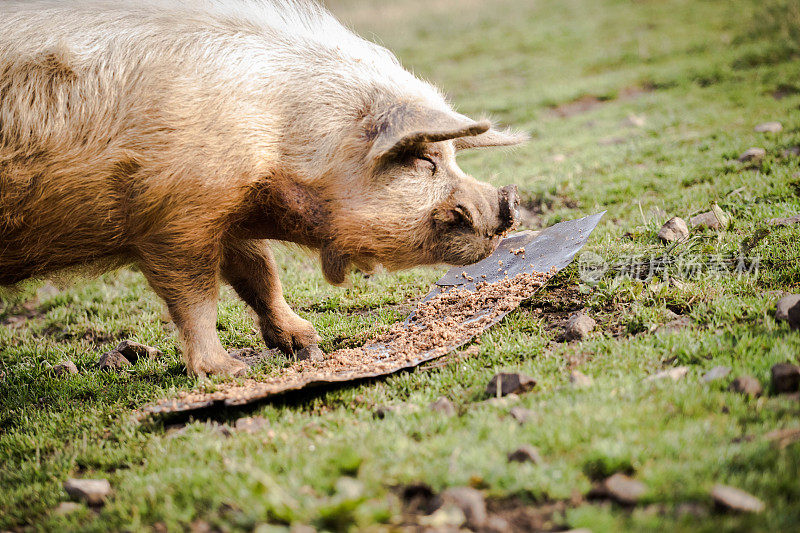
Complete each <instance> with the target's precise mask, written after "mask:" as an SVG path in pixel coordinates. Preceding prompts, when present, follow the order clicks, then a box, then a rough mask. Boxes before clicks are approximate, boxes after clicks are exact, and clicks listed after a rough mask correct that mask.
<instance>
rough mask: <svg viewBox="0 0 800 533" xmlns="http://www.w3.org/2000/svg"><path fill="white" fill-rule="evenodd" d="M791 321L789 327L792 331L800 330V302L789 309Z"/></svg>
mask: <svg viewBox="0 0 800 533" xmlns="http://www.w3.org/2000/svg"><path fill="white" fill-rule="evenodd" d="M787 315H788V320H789V327H791V328H792V329H800V302H797V303H796V304H794V305H793V306H792V307H790V308H789V312H788V313H787Z"/></svg>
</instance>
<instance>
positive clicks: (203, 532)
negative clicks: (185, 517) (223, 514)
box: [189, 518, 260, 533]
mask: <svg viewBox="0 0 800 533" xmlns="http://www.w3.org/2000/svg"><path fill="white" fill-rule="evenodd" d="M212 531H214V528H212V527H211V524H209V523H208V522H206V521H205V520H200V519H199V518H198V519H197V520H194V521H193V522H192V523H191V524H189V533H211V532H212ZM254 531H256V532H258V527H256V529H255V530H254ZM258 533H260V532H258Z"/></svg>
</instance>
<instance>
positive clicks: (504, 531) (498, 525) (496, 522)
mask: <svg viewBox="0 0 800 533" xmlns="http://www.w3.org/2000/svg"><path fill="white" fill-rule="evenodd" d="M481 531H482V532H484V533H512V532H513V531H514V529H513V528H512V527H511V524H509V523H508V520H506V519H505V518H503V517H502V516H497V515H491V516H490V517H489V518H487V519H486V523H485V524H484V525H483V529H481Z"/></svg>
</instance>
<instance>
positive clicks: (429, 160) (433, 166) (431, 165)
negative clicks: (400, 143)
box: [414, 155, 439, 176]
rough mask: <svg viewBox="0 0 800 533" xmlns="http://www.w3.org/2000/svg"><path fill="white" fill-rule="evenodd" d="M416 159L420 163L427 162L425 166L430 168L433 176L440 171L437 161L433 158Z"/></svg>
mask: <svg viewBox="0 0 800 533" xmlns="http://www.w3.org/2000/svg"><path fill="white" fill-rule="evenodd" d="M414 159H416V160H418V161H425V163H426V164H425V166H426V167H428V168H429V169H430V171H431V176H435V175H436V172H437V171H438V170H439V167H438V166H436V161H434V160H433V158H431V157H428V156H426V155H418V156H416V157H415V158H414Z"/></svg>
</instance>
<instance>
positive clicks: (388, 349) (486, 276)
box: [141, 211, 605, 415]
mask: <svg viewBox="0 0 800 533" xmlns="http://www.w3.org/2000/svg"><path fill="white" fill-rule="evenodd" d="M604 213H605V211H604V212H602V213H598V214H595V215H591V216H588V217H584V218H580V219H577V220H570V221H567V222H561V223H558V224H555V225H553V226H551V227H549V228H546V229H544V230H542V231H540V232H532V231H523V232H520V233H517V234H514V235H512V236H510V237H508V238H506V239H504V240H503V241H502V242H501V243H500V245H499V246H498V249H497V250H496V251H495V252H494V253H493V254H492V255H491V256H490V257H487V258H486V259H484V260H483V261H480V262H478V263H475V264H473V265H469V266H467V267H456V268H452V269H450V270H449V271H448V272H447V273H446V274H445V275H444V276H443V277H442V278H441V279H440V280H439V281H437V282H436V284H435V285H434V286H433V287H432V289H431V291H430V292H429V293H428V294H427V295H426V296H425V298H424V300H423V301H427V300H429V299H431V298H433V297H434V296H435V295H437V294H440V293H442V292H445V291H449V290H452V289H454V288H461V289H466V290H469V291H475V290H476V285H477V284H478V283H480V282H488V283H493V282H497V281H500V280H502V279H503V278H506V277H508V278H513V277H514V276H516V275H517V274H520V273H534V272H545V273H549V274H550V275H554V274H555V273H557V272H558V271H560V270H561V269H563V268H564V267H566V266H567V265H569V264H570V262H571V261H572V259H573V258H574V257H575V254H576V253H577V252H578V250H580V249H581V248H582V247H583V246H584V245H585V244H586V241H587V240H588V239H589V236H590V235H591V233H592V231H593V230H594V228H595V227H596V226H597V224H598V222H599V221H600V219H601V218H602V216H603V214H604ZM530 296H533V293H532V294H530V295H527V297H530ZM508 312H510V311H506V312H504V313H502V314H499V315H496V316H494V317H493V319H492V320H491V321H490V322H488V323H486V324H485V325H484V326H483V328H482V329H481V332H482V331H485V330H486V329H488V328H489V327H491V326H492V325H494V324H496V323H497V322H499V321H500V320H501V319H502V318H503V317H504V316H505V315H506V314H507V313H508ZM486 314H487V313H486V310H481V309H476V312H475V314H474V315H473V316H472V317H470V318H469V319H467V320H466V321H465V322H464V323H468V322H471V321H474V320H478V319H480V318H481V317H483V316H485V315H486ZM413 316H414V313H412V314H411V315H410V316H409V317H408V318H407V319H406V321H405V323H406V324H410V322H411V321H412V318H413ZM479 333H480V332H479ZM475 335H476V333H474V332H473V333H470V334H469V335H466V336H463V337H460V338H456V339H453V340H451V341H450V342H449V343H448V344H447V345H446V346H444V347H439V348H437V349H434V350H430V351H427V352H423V353H420V354H419V355H418V356H417V357H415V358H414V359H413V360H411V361H403V362H395V363H392V361H391V358H392V355H393V354H394V353H395V352H394V351H393V349H392V348H393V347H392V345H390V344H384V343H380V342H371V343H368V344H366V345H365V346H364V349H365V350H366V351H367V353H368V354H369V355H368V357H365V358H364V360H363V361H361V364H360V365H359V366H358V367H355V368H352V369H348V370H346V371H340V372H337V373H333V374H331V373H326V374H322V373H314V372H310V373H309V374H308V375H302V374H301V375H300V376H299V377H298V376H295V377H294V378H292V379H285V380H282V379H281V377H280V376H279V377H276V378H267V379H264V380H263V381H259V382H256V383H252V382H251V383H250V384H249V385H248V387H247V389H246V390H244V391H243V390H242V388H241V387H240V388H236V387H231V390H230V395H228V396H226V394H225V392H224V391H223V392H222V393H220V392H219V391H218V392H216V393H210V394H208V395H205V396H203V395H200V397H195V398H193V399H191V400H189V401H185V400H182V399H179V398H177V399H166V400H162V401H160V402H157V403H155V404H151V405H149V406H146V407H145V408H143V409H142V411H141V412H142V413H143V414H145V415H147V414H166V413H188V412H192V411H195V410H207V409H213V408H216V407H236V406H242V405H246V404H250V403H253V402H258V401H262V400H265V399H267V398H270V397H274V396H277V395H280V394H284V393H287V392H290V391H297V390H301V389H310V388H313V387H321V386H326V385H331V384H336V383H345V382H352V381H359V380H364V379H369V378H376V377H380V376H386V375H390V374H393V373H396V372H399V371H401V370H407V369H410V368H414V367H416V366H418V365H420V364H422V363H425V362H427V361H431V360H433V359H436V358H438V357H442V356H443V355H445V354H447V353H449V352H450V351H452V350H455V349H457V348H459V347H460V346H463V345H464V344H467V343H468V342H470V341H471V340H472V339H473V338H474V337H475ZM443 349H444V351H443ZM332 355H335V354H332ZM387 363H388V364H387ZM376 366H377V367H378V369H377V370H376ZM195 396H198V395H195Z"/></svg>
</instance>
